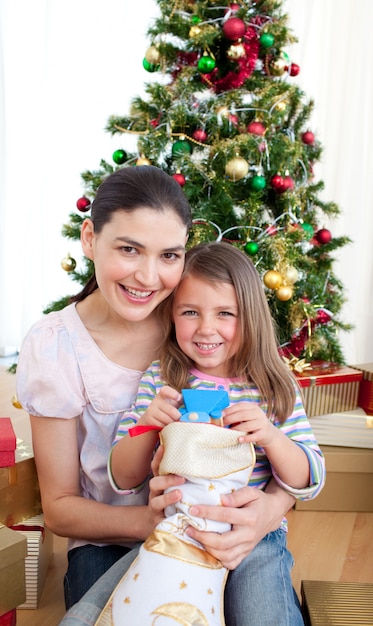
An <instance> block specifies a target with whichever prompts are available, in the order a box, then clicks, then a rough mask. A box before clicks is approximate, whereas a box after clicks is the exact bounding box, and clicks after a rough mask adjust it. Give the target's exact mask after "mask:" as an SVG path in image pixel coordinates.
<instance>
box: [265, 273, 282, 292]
mask: <svg viewBox="0 0 373 626" xmlns="http://www.w3.org/2000/svg"><path fill="white" fill-rule="evenodd" d="M263 283H264V284H265V286H266V287H268V289H278V288H279V287H280V286H281V284H282V276H281V274H280V272H278V271H277V270H268V272H266V273H265V274H264V276H263Z"/></svg>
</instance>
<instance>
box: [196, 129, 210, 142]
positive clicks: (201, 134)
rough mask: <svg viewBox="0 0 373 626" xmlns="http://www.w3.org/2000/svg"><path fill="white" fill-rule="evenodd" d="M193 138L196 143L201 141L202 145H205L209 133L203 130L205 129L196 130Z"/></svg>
mask: <svg viewBox="0 0 373 626" xmlns="http://www.w3.org/2000/svg"><path fill="white" fill-rule="evenodd" d="M192 137H193V139H195V140H196V141H199V142H200V143H204V142H205V141H206V139H207V133H206V131H205V130H203V128H196V130H195V131H193V134H192Z"/></svg>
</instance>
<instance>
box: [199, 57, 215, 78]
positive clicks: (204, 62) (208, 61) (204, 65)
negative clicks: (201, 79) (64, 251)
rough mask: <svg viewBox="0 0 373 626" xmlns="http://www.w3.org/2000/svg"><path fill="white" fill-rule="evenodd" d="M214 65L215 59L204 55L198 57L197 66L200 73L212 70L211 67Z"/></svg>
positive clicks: (207, 72)
mask: <svg viewBox="0 0 373 626" xmlns="http://www.w3.org/2000/svg"><path fill="white" fill-rule="evenodd" d="M215 65H216V63H215V59H213V58H212V57H209V56H207V55H204V56H203V57H201V58H200V59H199V61H198V64H197V67H198V69H199V71H200V72H201V74H209V73H210V72H212V70H213V69H215Z"/></svg>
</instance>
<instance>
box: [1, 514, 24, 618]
mask: <svg viewBox="0 0 373 626" xmlns="http://www.w3.org/2000/svg"><path fill="white" fill-rule="evenodd" d="M26 554H27V541H26V538H25V537H23V536H22V535H20V534H19V533H17V532H15V531H14V530H11V529H10V528H7V527H6V526H3V525H0V615H3V614H4V613H7V612H8V611H11V610H12V609H14V608H16V607H17V606H18V605H19V604H21V603H22V602H24V601H25V599H26V585H25V557H26Z"/></svg>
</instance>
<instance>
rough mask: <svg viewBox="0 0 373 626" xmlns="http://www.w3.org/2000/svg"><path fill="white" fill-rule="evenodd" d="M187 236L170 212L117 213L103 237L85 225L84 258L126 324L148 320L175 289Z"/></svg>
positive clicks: (142, 209) (102, 292)
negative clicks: (88, 261)
mask: <svg viewBox="0 0 373 626" xmlns="http://www.w3.org/2000/svg"><path fill="white" fill-rule="evenodd" d="M186 241H187V230H186V227H185V225H184V224H183V223H182V222H181V220H180V218H179V217H178V215H177V214H176V213H175V212H174V211H172V210H171V209H166V210H164V211H163V212H159V211H155V210H154V209H148V208H146V207H144V208H139V209H136V210H135V211H133V212H132V213H127V212H125V211H117V212H116V213H114V214H113V216H112V219H111V221H110V222H109V223H107V224H105V226H104V227H103V229H102V230H101V232H100V233H98V234H95V233H94V232H93V224H92V222H91V220H86V221H85V222H83V227H82V247H83V251H84V254H85V255H86V256H87V257H88V258H89V259H91V260H92V261H93V262H94V264H95V273H96V278H97V283H98V286H99V289H100V292H101V294H102V296H103V297H104V298H105V300H106V302H107V303H108V304H109V306H110V308H111V309H112V310H113V311H114V312H115V313H117V314H118V315H119V316H120V317H121V318H123V319H125V320H127V321H141V320H144V319H145V318H146V317H147V316H148V315H150V313H152V311H154V309H155V308H156V306H157V305H158V304H159V303H160V302H162V300H164V299H165V298H166V297H167V296H168V295H169V294H170V293H171V292H172V291H173V289H174V288H175V287H176V285H177V284H178V282H179V280H180V276H181V273H182V271H183V267H184V257H185V244H186Z"/></svg>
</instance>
